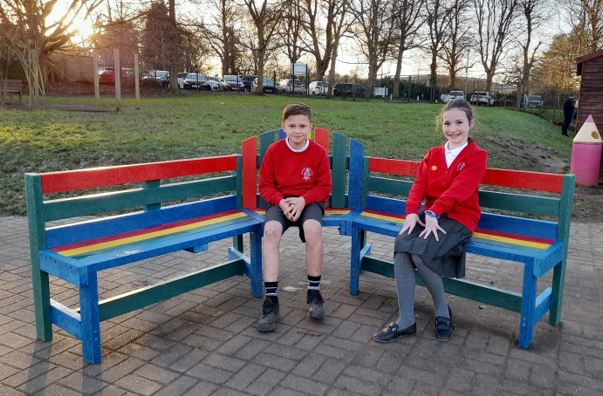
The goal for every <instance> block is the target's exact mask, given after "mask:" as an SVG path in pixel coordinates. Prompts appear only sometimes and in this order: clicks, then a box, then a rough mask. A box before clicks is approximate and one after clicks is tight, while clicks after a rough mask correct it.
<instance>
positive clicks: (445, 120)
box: [442, 109, 473, 150]
mask: <svg viewBox="0 0 603 396" xmlns="http://www.w3.org/2000/svg"><path fill="white" fill-rule="evenodd" d="M472 127H473V121H471V122H469V119H468V118H467V114H465V112H464V111H463V110H461V109H450V110H446V111H445V112H444V114H442V130H443V132H444V136H446V139H447V140H448V148H449V149H450V150H453V149H455V148H457V147H460V146H462V145H463V144H465V143H466V142H467V140H468V139H469V130H470V129H471V128H472Z"/></svg>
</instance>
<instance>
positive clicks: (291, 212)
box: [278, 197, 306, 221]
mask: <svg viewBox="0 0 603 396" xmlns="http://www.w3.org/2000/svg"><path fill="white" fill-rule="evenodd" d="M278 206H279V207H280V208H281V210H282V211H283V213H284V214H285V217H287V219H289V220H290V221H297V219H299V216H300V215H301V213H302V211H303V210H304V208H305V207H306V200H305V199H304V197H290V198H285V199H281V201H280V202H279V204H278Z"/></svg>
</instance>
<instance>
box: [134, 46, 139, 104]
mask: <svg viewBox="0 0 603 396" xmlns="http://www.w3.org/2000/svg"><path fill="white" fill-rule="evenodd" d="M139 76H140V73H139V70H138V53H135V54H134V92H135V94H136V100H140V80H139V78H138V77H139Z"/></svg>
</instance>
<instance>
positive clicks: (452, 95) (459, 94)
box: [440, 91, 465, 103]
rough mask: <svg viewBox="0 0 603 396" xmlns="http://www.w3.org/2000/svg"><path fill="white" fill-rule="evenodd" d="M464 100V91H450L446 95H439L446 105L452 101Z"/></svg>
mask: <svg viewBox="0 0 603 396" xmlns="http://www.w3.org/2000/svg"><path fill="white" fill-rule="evenodd" d="M464 98H465V92H464V91H450V92H448V93H446V94H442V95H440V99H441V100H442V102H444V103H448V102H450V101H452V100H456V99H464Z"/></svg>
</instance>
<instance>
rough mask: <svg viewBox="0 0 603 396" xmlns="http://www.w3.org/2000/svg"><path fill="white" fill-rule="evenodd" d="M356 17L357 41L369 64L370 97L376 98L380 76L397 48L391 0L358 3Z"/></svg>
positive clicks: (358, 0) (354, 5)
mask: <svg viewBox="0 0 603 396" xmlns="http://www.w3.org/2000/svg"><path fill="white" fill-rule="evenodd" d="M350 11H351V13H352V15H354V19H355V21H356V23H355V30H356V33H357V34H356V37H355V38H356V41H357V42H358V43H359V44H360V49H361V51H362V53H363V54H364V55H365V56H366V58H367V60H368V84H367V85H368V89H367V92H366V94H367V96H368V97H370V96H372V94H373V87H374V86H375V81H376V79H377V72H378V71H379V69H380V68H381V66H383V63H385V61H386V60H387V58H388V56H389V55H390V52H391V49H392V47H393V46H394V40H393V35H394V26H395V25H394V15H393V3H392V1H391V0H355V1H352V6H351V9H350Z"/></svg>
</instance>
